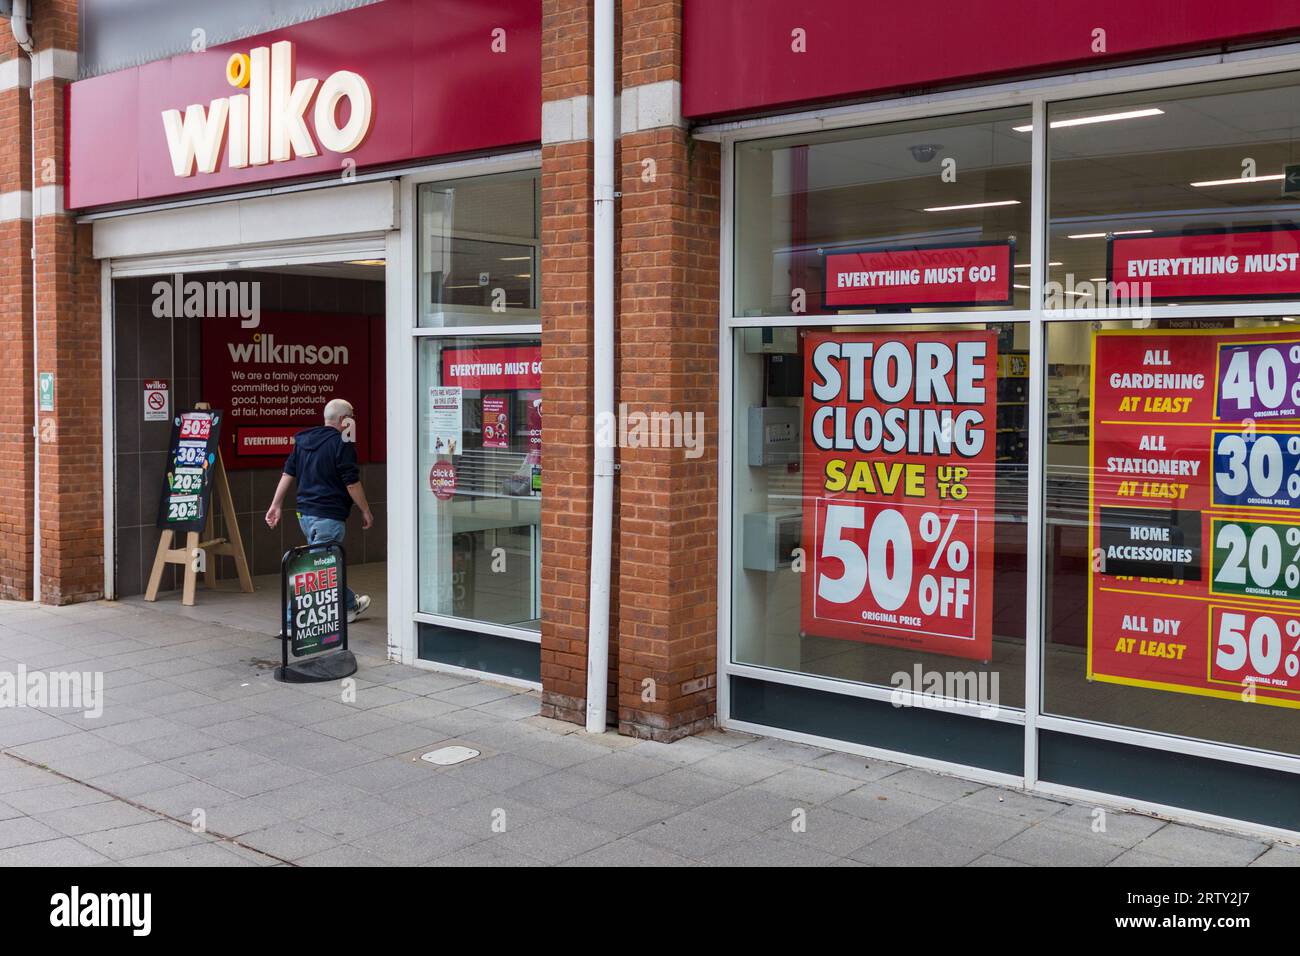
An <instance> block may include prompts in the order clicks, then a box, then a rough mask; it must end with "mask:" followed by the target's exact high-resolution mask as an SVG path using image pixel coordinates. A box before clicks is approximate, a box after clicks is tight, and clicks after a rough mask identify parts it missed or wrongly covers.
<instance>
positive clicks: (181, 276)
mask: <svg viewBox="0 0 1300 956" xmlns="http://www.w3.org/2000/svg"><path fill="white" fill-rule="evenodd" d="M385 264H386V263H385V260H384V259H354V260H347V261H338V262H323V263H306V264H294V265H284V266H267V267H263V268H259V269H236V270H222V271H205V272H189V273H174V274H166V275H141V276H133V277H129V278H116V279H114V280H113V281H112V299H113V330H112V345H113V367H114V380H113V385H114V408H115V414H114V424H113V432H114V434H113V445H112V447H113V458H112V482H113V531H114V534H113V549H112V551H113V553H112V554H111V555H110V559H111V560H112V561H113V562H114V573H113V582H114V590H115V595H114V596H115V597H117V598H119V599H125V600H132V601H139V600H143V595H144V592H145V590H146V588H147V585H148V581H149V576H150V571H151V568H152V567H153V564H154V560H155V555H156V553H157V550H158V543H159V539H160V537H161V535H162V531H161V529H160V527H159V521H158V517H159V507H160V501H161V498H162V495H163V491H164V484H165V476H166V472H167V463H168V458H169V450H170V447H169V446H170V441H171V431H172V424H173V420H174V418H175V416H177V415H178V414H179V413H181V412H183V411H186V410H189V409H193V408H194V407H195V406H196V405H199V404H200V403H205V404H207V405H209V406H210V407H211V408H213V409H215V410H219V411H222V412H224V415H223V420H222V426H221V430H220V436H219V439H218V442H219V448H220V455H221V463H222V466H223V467H224V469H225V473H226V475H227V477H228V481H229V487H230V499H231V503H232V506H233V512H234V513H233V515H231V516H226V515H224V514H222V513H221V512H222V511H224V510H225V509H224V508H222V507H221V506H220V503H219V502H214V504H213V509H212V516H213V522H214V526H213V529H212V533H214V534H216V535H218V536H226V537H228V538H230V539H232V540H233V539H234V538H235V537H236V536H235V535H233V534H230V533H229V532H230V530H231V528H230V524H231V523H233V525H234V530H237V532H238V534H237V538H238V541H239V546H240V547H241V548H242V550H243V553H244V555H245V558H246V560H247V562H248V567H249V570H250V572H251V574H252V576H253V584H254V591H253V593H252V594H247V593H243V592H241V591H240V588H239V581H238V576H237V573H236V565H235V560H234V558H232V557H229V556H215V557H214V558H213V561H214V563H215V569H216V578H217V582H218V584H217V589H216V590H215V591H209V590H205V589H204V588H202V587H200V589H199V591H198V593H197V599H196V604H195V606H194V608H191V609H190V610H189V611H188V612H187V613H189V614H190V615H191V616H196V617H199V618H204V619H212V620H219V621H221V622H223V623H228V624H236V625H239V626H246V627H250V628H252V629H255V630H267V631H270V632H274V631H275V630H276V628H277V617H278V615H277V611H276V607H277V606H278V603H279V587H280V585H279V571H280V561H281V557H282V556H283V554H284V552H285V551H287V550H288V549H289V548H291V547H294V546H295V545H298V544H303V543H305V538H304V536H303V533H302V531H301V529H300V527H299V524H298V521H297V518H296V511H295V508H294V505H295V499H294V490H296V489H291V490H290V492H289V495H288V497H287V498H286V500H285V503H284V506H283V518H282V520H281V521H280V523H279V524H278V526H277V527H275V528H272V527H269V526H268V524H267V522H266V520H265V516H266V511H267V508H268V506H269V505H270V503H271V500H272V497H273V495H274V492H275V488H276V485H277V483H278V482H279V480H280V476H281V474H282V469H283V466H284V462H285V459H286V458H287V456H288V454H289V453H290V452H291V451H292V449H293V447H294V438H295V435H297V434H299V433H300V432H301V431H303V430H304V429H307V428H310V427H314V426H319V425H321V424H322V423H323V413H324V406H325V403H326V402H328V401H329V400H331V399H333V398H343V399H345V400H346V401H348V402H349V403H350V404H351V405H352V407H353V410H354V414H355V421H356V427H355V431H354V433H353V435H352V436H351V437H352V440H353V442H354V445H355V452H356V458H357V466H358V472H359V477H360V481H361V483H362V486H363V488H364V489H365V492H366V496H367V498H368V501H369V504H370V508H371V512H372V514H373V523H372V525H371V526H370V527H369V528H365V527H363V522H362V517H361V515H360V513H359V512H358V511H357V510H356V509H353V510H352V511H351V514H350V517H349V519H348V521H347V523H346V533H345V539H344V542H343V544H344V547H345V550H346V553H347V560H348V582H349V585H350V586H351V587H352V589H353V590H355V591H357V592H358V593H359V594H367V595H369V596H370V597H371V601H372V603H371V606H370V608H369V610H368V611H367V612H366V614H365V615H363V617H362V618H361V620H359V621H358V622H357V623H356V624H355V625H354V627H355V628H356V631H355V632H354V633H355V635H356V637H357V638H358V639H365V638H366V637H367V636H370V637H373V638H374V639H376V640H377V641H378V642H379V643H380V644H383V643H385V642H386V630H387V620H386V617H387V591H388V588H387V579H388V573H387V571H388V568H387V562H388V520H389V518H388V501H389V479H388V466H387V462H388V454H387V427H386V424H387V407H386V404H387V397H386V383H387V376H386V370H385V359H386V355H385V342H386V332H385V315H386V304H385V280H384V273H385ZM182 575H183V569H181V568H180V567H178V566H176V565H168V566H166V567H165V568H164V569H163V573H162V579H161V583H160V589H159V593H158V599H157V600H158V603H159V604H165V603H175V604H179V603H180V601H181V596H180V593H179V589H180V585H181V578H182Z"/></svg>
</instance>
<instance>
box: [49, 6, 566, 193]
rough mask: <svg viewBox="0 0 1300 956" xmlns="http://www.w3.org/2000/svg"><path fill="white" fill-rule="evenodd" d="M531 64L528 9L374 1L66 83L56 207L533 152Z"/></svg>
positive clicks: (537, 32) (533, 43)
mask: <svg viewBox="0 0 1300 956" xmlns="http://www.w3.org/2000/svg"><path fill="white" fill-rule="evenodd" d="M279 44H285V46H279ZM540 60H541V6H540V4H538V3H537V2H536V0H495V2H493V3H490V4H487V3H464V2H460V0H455V2H452V0H384V2H383V3H375V4H371V5H368V6H363V7H358V8H357V9H353V10H347V11H344V12H341V13H337V14H334V15H332V16H325V17H318V18H316V19H312V20H307V21H305V22H303V23H297V24H293V25H291V26H287V27H284V28H283V29H279V30H273V31H270V32H268V33H262V34H258V35H256V36H251V37H247V38H244V39H241V40H236V41H234V42H232V43H225V44H221V45H220V46H212V47H209V48H207V49H206V50H203V51H201V52H196V53H187V54H184V55H181V56H173V57H170V58H168V59H163V60H156V61H154V62H151V63H146V64H144V65H142V66H137V67H131V68H129V69H125V70H120V71H118V72H115V73H107V74H104V75H102V76H95V77H90V78H88V79H84V80H79V81H78V82H76V83H73V84H71V85H70V86H69V87H68V94H67V96H68V124H69V126H68V142H67V172H68V192H67V197H68V198H67V203H68V206H69V208H74V209H75V208H81V207H84V206H97V205H103V204H107V203H121V202H138V201H140V200H145V199H153V198H157V197H159V196H168V195H174V194H177V193H190V192H195V191H197V190H213V189H231V188H239V187H246V186H251V185H255V184H258V183H263V182H267V181H269V180H275V179H284V178H291V177H302V176H333V177H335V178H338V177H339V175H340V173H344V174H346V172H347V171H348V170H350V169H366V168H368V167H374V166H379V165H385V164H392V163H399V162H407V161H410V160H412V159H417V158H421V157H426V156H441V155H448V154H452V153H462V152H469V151H477V150H488V149H496V148H501V147H504V146H513V145H516V144H523V143H531V142H535V141H536V140H538V139H539V138H540V127H541V111H540V108H539V104H540V103H541V76H542V71H541V66H540ZM281 99H283V100H284V101H285V102H283V103H281V102H280V101H281ZM354 117H355V118H356V123H355V124H354V123H353V122H352V120H353V118H354ZM367 117H368V119H367ZM362 120H367V121H366V122H364V123H363V122H362ZM178 170H179V172H178Z"/></svg>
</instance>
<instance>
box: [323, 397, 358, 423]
mask: <svg viewBox="0 0 1300 956" xmlns="http://www.w3.org/2000/svg"><path fill="white" fill-rule="evenodd" d="M351 415H352V404H351V403H350V402H348V401H346V400H345V399H342V398H331V399H330V400H329V401H328V402H326V403H325V424H326V425H337V424H338V423H339V422H341V421H343V419H345V418H348V417H350V416H351Z"/></svg>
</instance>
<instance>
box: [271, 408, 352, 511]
mask: <svg viewBox="0 0 1300 956" xmlns="http://www.w3.org/2000/svg"><path fill="white" fill-rule="evenodd" d="M284 473H285V474H286V475H291V476H292V477H294V478H296V479H298V503H297V511H298V513H299V514H304V515H310V516H311V517H313V518H337V519H338V520H340V521H346V520H347V519H348V515H349V514H350V513H351V511H352V496H351V495H349V494H348V485H353V484H356V483H357V482H358V481H360V480H361V472H360V471H359V470H358V469H357V446H356V443H355V442H350V441H344V440H343V435H342V433H341V432H339V430H338V429H337V428H330V427H329V426H327V425H319V426H317V427H316V428H308V429H306V430H305V431H300V432H299V433H298V434H297V435H295V436H294V439H293V451H292V452H290V453H289V458H288V460H287V461H285V463H284Z"/></svg>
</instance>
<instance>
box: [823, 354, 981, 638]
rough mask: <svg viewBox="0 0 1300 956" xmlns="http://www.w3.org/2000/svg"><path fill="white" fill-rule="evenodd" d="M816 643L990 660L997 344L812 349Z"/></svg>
mask: <svg viewBox="0 0 1300 956" xmlns="http://www.w3.org/2000/svg"><path fill="white" fill-rule="evenodd" d="M804 355H805V363H806V364H805V373H804V381H805V383H806V385H805V388H806V394H805V396H804V432H803V434H804V459H803V460H804V488H803V497H804V510H803V548H804V551H805V553H806V554H807V555H808V556H809V562H810V567H809V569H808V571H807V573H806V574H804V575H803V600H802V603H801V614H800V628H801V630H802V631H803V632H804V633H805V634H809V635H815V636H819V637H834V638H842V639H846V640H853V641H863V642H866V643H872V644H890V645H896V646H901V647H911V648H915V649H917V650H922V651H933V652H936V653H943V654H951V655H954V656H957V657H965V658H970V659H974V660H988V659H989V656H990V653H991V651H992V636H993V602H992V590H993V542H994V534H993V532H994V528H993V521H994V504H995V494H994V468H995V454H996V451H995V445H996V443H995V441H994V438H995V429H996V427H997V380H996V367H997V336H996V334H995V333H992V332H978V331H963V332H934V333H897V334H892V335H891V334H888V333H879V334H876V333H873V334H866V335H857V334H846V333H838V332H829V333H825V332H815V333H809V334H808V335H807V337H806V338H805V340H804Z"/></svg>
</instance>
